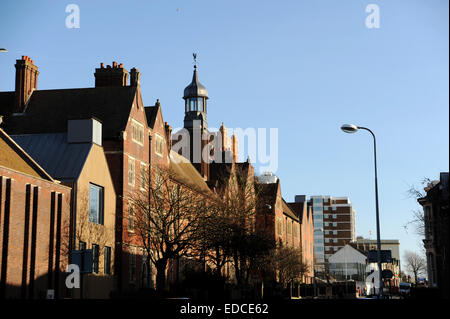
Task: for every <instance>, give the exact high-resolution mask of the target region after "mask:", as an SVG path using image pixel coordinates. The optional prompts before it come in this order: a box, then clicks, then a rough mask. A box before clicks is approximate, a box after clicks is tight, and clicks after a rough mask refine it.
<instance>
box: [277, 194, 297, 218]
mask: <svg viewBox="0 0 450 319" xmlns="http://www.w3.org/2000/svg"><path fill="white" fill-rule="evenodd" d="M281 207H282V208H283V213H285V214H286V215H288V216H289V217H291V218H292V219H294V220H296V221H298V220H299V218H298V217H297V215H296V214H295V213H294V212H293V211H292V209H291V208H290V207H289V205H288V204H287V203H286V201H285V200H284V199H282V203H281Z"/></svg>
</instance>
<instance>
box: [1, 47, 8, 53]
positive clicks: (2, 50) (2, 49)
mask: <svg viewBox="0 0 450 319" xmlns="http://www.w3.org/2000/svg"><path fill="white" fill-rule="evenodd" d="M0 52H8V50H6V49H5V48H0Z"/></svg>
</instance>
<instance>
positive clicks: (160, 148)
mask: <svg viewBox="0 0 450 319" xmlns="http://www.w3.org/2000/svg"><path fill="white" fill-rule="evenodd" d="M163 152H164V138H163V137H162V136H161V135H159V134H155V153H156V154H157V155H159V156H163Z"/></svg>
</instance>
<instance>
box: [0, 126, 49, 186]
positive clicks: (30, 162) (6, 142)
mask: <svg viewBox="0 0 450 319" xmlns="http://www.w3.org/2000/svg"><path fill="white" fill-rule="evenodd" d="M0 150H1V152H0V166H3V167H6V168H9V169H12V170H15V171H18V172H21V173H25V174H28V175H31V176H35V177H40V178H43V179H46V180H49V181H52V182H53V181H54V180H53V178H52V177H51V176H50V174H49V173H48V172H46V171H45V170H44V169H43V168H42V167H41V166H40V165H39V164H38V163H37V162H36V161H35V160H34V159H33V158H32V157H31V156H30V155H29V154H28V153H27V152H26V151H25V150H24V149H23V148H22V147H21V146H20V145H18V144H17V143H16V142H15V141H14V140H13V139H12V138H11V137H10V136H9V135H8V134H6V133H5V131H3V130H2V129H0Z"/></svg>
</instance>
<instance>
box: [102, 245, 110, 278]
mask: <svg viewBox="0 0 450 319" xmlns="http://www.w3.org/2000/svg"><path fill="white" fill-rule="evenodd" d="M103 272H104V274H105V275H111V247H108V246H105V262H104V270H103Z"/></svg>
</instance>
